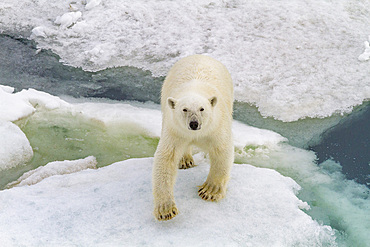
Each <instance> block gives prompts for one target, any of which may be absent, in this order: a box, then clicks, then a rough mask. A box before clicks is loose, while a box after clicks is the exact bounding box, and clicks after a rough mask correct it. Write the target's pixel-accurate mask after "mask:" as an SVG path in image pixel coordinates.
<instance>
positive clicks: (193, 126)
mask: <svg viewBox="0 0 370 247" xmlns="http://www.w3.org/2000/svg"><path fill="white" fill-rule="evenodd" d="M189 126H190V128H191V129H192V130H196V129H198V122H197V121H191V122H190V123H189Z"/></svg>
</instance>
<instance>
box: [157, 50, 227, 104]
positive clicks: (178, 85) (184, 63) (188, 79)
mask: <svg viewBox="0 0 370 247" xmlns="http://www.w3.org/2000/svg"><path fill="white" fill-rule="evenodd" d="M189 90H190V91H194V92H201V93H202V94H203V95H204V96H205V97H212V96H217V97H218V98H219V99H220V100H221V101H224V103H225V104H226V105H227V106H228V108H231V111H232V105H233V101H234V92H233V83H232V80H231V76H230V73H229V71H228V70H227V69H226V67H225V66H224V65H223V64H222V63H220V62H219V61H217V60H216V59H213V58H211V57H208V56H205V55H192V56H188V57H185V58H183V59H181V60H179V61H178V62H176V63H175V64H174V65H173V67H172V68H171V69H170V71H169V72H168V75H167V77H166V79H165V81H164V83H163V86H162V96H161V104H162V106H164V105H165V104H166V100H167V98H168V97H174V98H178V97H179V95H183V94H184V92H186V91H189Z"/></svg>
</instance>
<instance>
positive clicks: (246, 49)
mask: <svg viewBox="0 0 370 247" xmlns="http://www.w3.org/2000/svg"><path fill="white" fill-rule="evenodd" d="M369 9H370V2H369V1H355V0H343V1H330V2H328V1H322V0H315V1H308V2H304V1H300V0H294V1H290V0H289V1H288V0H284V1H272V2H271V1H221V0H217V1H210V0H201V1H190V0H188V1H160V2H158V1H155V0H146V1H136V2H132V1H127V0H126V1H115V0H105V1H98V0H91V1H85V0H77V1H56V0H53V1H47V2H45V1H33V0H20V1H17V2H14V1H12V0H3V1H2V3H0V12H1V13H2V15H0V32H5V33H11V34H23V35H24V36H25V38H32V39H33V40H35V41H36V42H37V46H38V48H40V49H50V50H52V51H53V52H55V53H56V54H57V55H59V56H60V57H61V61H62V62H64V63H65V64H68V65H72V66H75V67H81V68H83V69H84V70H88V71H98V70H103V69H106V68H111V67H118V66H133V67H136V68H142V69H144V70H149V71H151V72H152V74H153V75H154V76H163V75H165V74H166V73H167V71H168V69H169V68H170V67H171V66H172V65H173V64H174V62H175V61H177V60H178V59H180V58H182V57H184V56H187V55H190V54H195V53H198V54H199V53H202V54H208V55H210V56H213V57H215V58H216V59H219V60H220V61H221V62H223V63H224V64H225V65H226V66H227V67H228V69H229V70H230V72H231V74H232V76H233V80H234V86H235V97H236V99H237V100H239V101H244V102H248V103H250V104H254V105H256V106H257V107H258V109H259V111H260V112H261V114H262V115H263V116H271V117H274V118H276V119H280V120H283V121H295V120H298V119H301V118H305V117H313V118H314V117H320V118H322V117H327V116H331V115H332V114H333V113H347V112H350V111H351V110H352V108H353V106H356V105H359V104H361V103H362V102H363V101H364V100H367V99H369V98H370V86H369V77H368V75H369V74H370V66H369V65H368V63H367V62H365V63H364V62H361V61H359V59H360V60H363V59H365V60H366V57H367V55H366V54H367V53H366V52H365V53H363V54H362V55H360V54H361V53H362V52H363V40H364V39H365V38H366V37H367V35H368V33H369V29H368V27H369V26H370V19H369V16H370V13H369ZM57 17H59V19H58V20H59V21H57V22H55V20H56V19H57ZM67 17H68V18H67ZM61 19H63V21H61ZM64 19H65V21H64ZM59 22H60V24H59ZM72 24H74V25H72ZM61 25H62V26H63V28H62V27H61ZM64 26H66V27H64ZM31 30H33V32H32V35H31ZM359 55H360V58H359Z"/></svg>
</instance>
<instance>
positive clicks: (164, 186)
mask: <svg viewBox="0 0 370 247" xmlns="http://www.w3.org/2000/svg"><path fill="white" fill-rule="evenodd" d="M179 149H181V148H175V145H172V143H171V144H170V145H165V144H164V143H163V142H161V141H159V144H158V148H157V151H156V153H155V155H154V166H153V178H152V179H153V195H154V216H155V217H156V219H158V220H169V219H172V218H173V217H175V216H176V215H177V214H178V213H179V212H178V210H177V207H176V204H175V198H174V196H173V188H174V185H175V181H176V175H177V168H178V162H179V160H180V156H181V152H180V150H179Z"/></svg>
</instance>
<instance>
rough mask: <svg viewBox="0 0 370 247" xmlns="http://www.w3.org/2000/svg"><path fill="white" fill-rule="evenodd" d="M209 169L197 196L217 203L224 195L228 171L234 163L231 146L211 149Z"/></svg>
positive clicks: (228, 175)
mask: <svg viewBox="0 0 370 247" xmlns="http://www.w3.org/2000/svg"><path fill="white" fill-rule="evenodd" d="M209 156H210V161H211V167H210V170H209V174H208V177H207V180H206V182H205V183H204V184H203V185H202V186H200V189H199V191H198V194H199V196H200V197H201V198H202V199H204V200H207V201H219V200H221V199H222V198H224V197H225V195H226V187H227V183H228V181H229V177H230V170H231V167H232V164H233V162H234V150H233V146H232V145H228V147H223V148H217V147H215V148H213V149H212V150H210V152H209Z"/></svg>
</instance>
